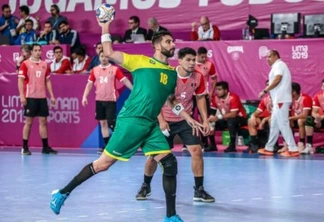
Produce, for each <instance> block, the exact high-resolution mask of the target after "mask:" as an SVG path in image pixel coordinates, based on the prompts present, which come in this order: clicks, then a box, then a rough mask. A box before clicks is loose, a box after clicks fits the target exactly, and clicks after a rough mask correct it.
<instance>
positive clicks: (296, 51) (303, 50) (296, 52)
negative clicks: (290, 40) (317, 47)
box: [291, 45, 308, 60]
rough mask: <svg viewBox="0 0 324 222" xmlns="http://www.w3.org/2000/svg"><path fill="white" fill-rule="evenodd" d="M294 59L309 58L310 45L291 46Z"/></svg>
mask: <svg viewBox="0 0 324 222" xmlns="http://www.w3.org/2000/svg"><path fill="white" fill-rule="evenodd" d="M291 58H292V59H298V60H299V59H308V45H295V46H292V47H291Z"/></svg>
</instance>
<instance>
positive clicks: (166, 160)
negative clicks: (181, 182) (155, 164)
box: [159, 153, 178, 177]
mask: <svg viewBox="0 0 324 222" xmlns="http://www.w3.org/2000/svg"><path fill="white" fill-rule="evenodd" d="M159 163H160V166H161V168H162V173H163V175H164V176H169V177H174V176H176V175H177V174H178V163H177V159H176V158H175V156H174V155H173V154H172V153H169V154H168V155H167V156H165V157H163V158H162V159H161V160H160V162H159Z"/></svg>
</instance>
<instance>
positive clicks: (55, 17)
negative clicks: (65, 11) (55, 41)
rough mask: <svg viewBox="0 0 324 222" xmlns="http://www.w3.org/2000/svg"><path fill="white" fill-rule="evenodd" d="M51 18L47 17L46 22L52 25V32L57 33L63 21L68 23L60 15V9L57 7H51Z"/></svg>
mask: <svg viewBox="0 0 324 222" xmlns="http://www.w3.org/2000/svg"><path fill="white" fill-rule="evenodd" d="M50 12H51V15H52V16H51V17H49V18H48V19H47V20H46V21H47V22H50V23H51V24H52V28H53V30H56V31H57V32H58V31H59V27H60V26H59V24H61V22H62V21H65V22H67V23H68V20H67V18H66V17H65V16H62V15H61V14H60V8H59V7H58V6H57V5H55V4H54V5H51V9H50Z"/></svg>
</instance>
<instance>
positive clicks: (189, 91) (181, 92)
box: [162, 72, 206, 122]
mask: <svg viewBox="0 0 324 222" xmlns="http://www.w3.org/2000/svg"><path fill="white" fill-rule="evenodd" d="M205 90H206V88H205V83H204V77H203V75H202V74H201V73H199V72H193V73H191V75H190V76H188V77H180V76H179V75H178V79H177V86H176V89H175V97H176V99H177V100H178V102H180V103H181V104H182V105H183V107H184V108H185V111H186V112H187V113H189V114H191V112H192V107H193V95H196V96H199V95H204V94H205ZM162 115H163V117H164V119H165V120H166V121H167V122H179V121H181V120H183V119H182V117H180V116H177V115H176V114H174V113H173V112H172V109H171V108H170V107H169V106H168V105H167V104H164V106H163V107H162Z"/></svg>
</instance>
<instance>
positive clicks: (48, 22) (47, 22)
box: [44, 21, 53, 26]
mask: <svg viewBox="0 0 324 222" xmlns="http://www.w3.org/2000/svg"><path fill="white" fill-rule="evenodd" d="M44 24H51V26H53V25H52V23H51V22H50V21H46V22H45V23H44Z"/></svg>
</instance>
